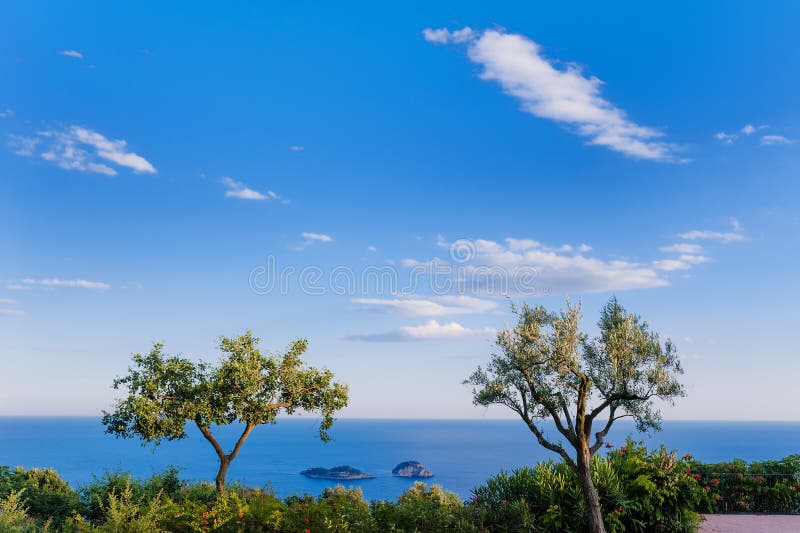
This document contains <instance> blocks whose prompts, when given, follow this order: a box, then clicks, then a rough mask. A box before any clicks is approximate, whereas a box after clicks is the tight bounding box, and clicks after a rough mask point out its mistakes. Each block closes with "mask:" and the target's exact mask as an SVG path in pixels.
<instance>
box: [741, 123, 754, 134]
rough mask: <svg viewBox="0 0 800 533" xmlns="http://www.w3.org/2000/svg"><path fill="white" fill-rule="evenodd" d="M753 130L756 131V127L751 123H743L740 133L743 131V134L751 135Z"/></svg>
mask: <svg viewBox="0 0 800 533" xmlns="http://www.w3.org/2000/svg"><path fill="white" fill-rule="evenodd" d="M755 132H756V127H755V126H753V125H752V124H745V125H744V127H743V128H742V133H744V134H745V135H751V134H753V133H755Z"/></svg>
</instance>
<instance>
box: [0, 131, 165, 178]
mask: <svg viewBox="0 0 800 533" xmlns="http://www.w3.org/2000/svg"><path fill="white" fill-rule="evenodd" d="M9 145H10V146H11V148H12V150H14V153H16V154H17V155H22V156H28V157H30V156H34V155H37V149H38V155H39V156H40V157H41V158H42V159H44V160H46V161H49V162H51V163H53V164H56V165H58V166H59V167H60V168H63V169H65V170H80V171H84V172H94V173H98V174H106V175H109V176H114V175H116V174H117V170H116V169H115V168H112V167H111V166H109V165H107V164H106V163H112V164H114V165H116V166H118V167H124V168H128V169H130V170H132V171H134V172H136V173H146V174H154V173H156V169H155V167H154V166H153V165H152V164H150V162H149V161H147V160H146V159H145V158H144V157H142V156H140V155H139V154H136V153H134V152H131V151H129V150H128V143H127V142H126V141H124V140H121V139H118V140H114V139H108V138H107V137H105V136H104V135H102V134H100V133H98V132H96V131H94V130H91V129H88V128H84V127H81V126H70V127H69V128H66V129H63V130H47V131H40V132H38V133H37V134H36V136H34V137H23V136H18V135H13V136H11V141H10V142H9ZM100 160H102V161H103V162H100Z"/></svg>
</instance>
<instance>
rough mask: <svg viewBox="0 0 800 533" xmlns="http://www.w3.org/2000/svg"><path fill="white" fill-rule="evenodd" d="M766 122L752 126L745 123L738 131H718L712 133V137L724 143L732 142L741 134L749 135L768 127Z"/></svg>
mask: <svg viewBox="0 0 800 533" xmlns="http://www.w3.org/2000/svg"><path fill="white" fill-rule="evenodd" d="M768 127H769V126H767V125H766V124H762V125H760V126H753V125H752V124H745V125H744V126H742V129H740V130H739V131H738V132H735V133H726V132H724V131H720V132H718V133H715V134H714V138H715V139H717V140H718V141H721V142H723V143H725V144H733V143H734V141H736V139H738V138H739V137H740V136H741V135H744V136H745V137H749V136H750V135H752V134H754V133H755V132H757V131H760V130H763V129H766V128H768Z"/></svg>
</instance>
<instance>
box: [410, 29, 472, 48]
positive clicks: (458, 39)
mask: <svg viewBox="0 0 800 533" xmlns="http://www.w3.org/2000/svg"><path fill="white" fill-rule="evenodd" d="M422 36H423V37H424V38H425V40H426V41H428V42H429V43H435V44H448V43H465V42H467V41H469V40H470V39H472V38H473V37H475V32H474V31H472V28H470V27H466V28H462V29H460V30H456V31H450V30H448V29H447V28H439V29H435V30H434V29H432V28H425V29H424V30H422Z"/></svg>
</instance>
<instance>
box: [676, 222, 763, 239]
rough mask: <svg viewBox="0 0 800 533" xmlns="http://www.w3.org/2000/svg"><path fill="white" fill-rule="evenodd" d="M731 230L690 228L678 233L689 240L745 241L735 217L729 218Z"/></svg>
mask: <svg viewBox="0 0 800 533" xmlns="http://www.w3.org/2000/svg"><path fill="white" fill-rule="evenodd" d="M731 226H732V228H733V231H714V230H699V229H695V230H691V231H687V232H685V233H681V234H679V235H678V237H680V238H681V239H686V240H689V241H698V240H711V241H720V242H723V243H730V242H740V241H746V240H747V237H746V236H745V235H744V233H743V232H742V226H741V224H740V223H739V221H738V220H737V219H735V218H732V219H731Z"/></svg>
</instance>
